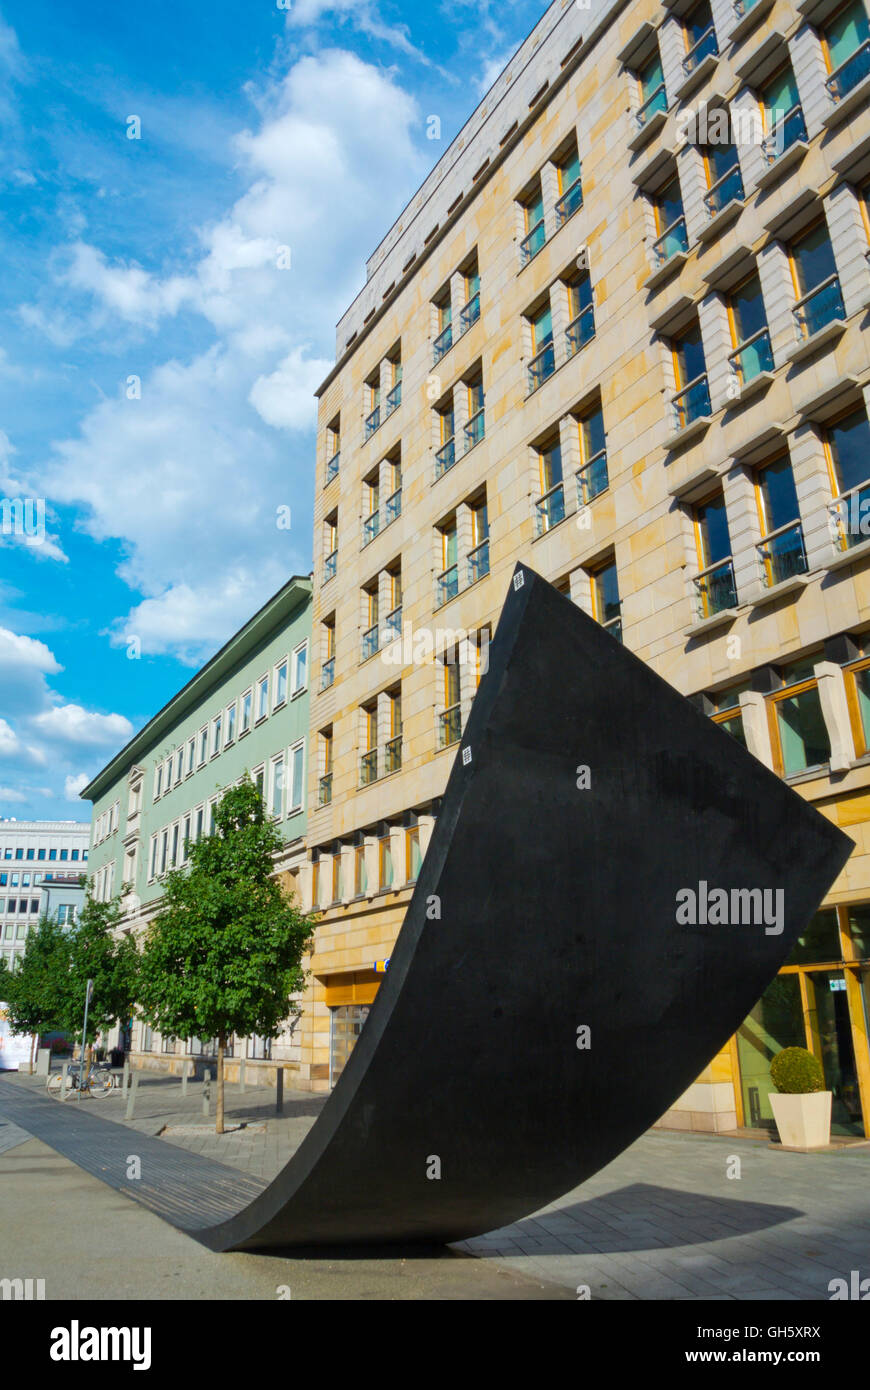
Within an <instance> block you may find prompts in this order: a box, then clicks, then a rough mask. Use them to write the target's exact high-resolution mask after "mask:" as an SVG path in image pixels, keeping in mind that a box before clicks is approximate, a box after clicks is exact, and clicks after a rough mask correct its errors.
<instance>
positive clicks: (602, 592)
mask: <svg viewBox="0 0 870 1390" xmlns="http://www.w3.org/2000/svg"><path fill="white" fill-rule="evenodd" d="M592 604H593V608H594V615H595V618H596V620H597V621H598V622H599V623H600V624H601V626H602V627H603V628H606V629H607V631H608V632H609V633H610V634H611V635H612V636H613V637H615V638H616V639H617V641H619V642H621V641H622V604H621V602H620V598H619V579H618V577H617V573H616V564H615V562H614V561H612V560H611V561H610V563H609V564H606V565H602V566H601V568H600V569H597V570H595V571H594V572H593V574H592Z"/></svg>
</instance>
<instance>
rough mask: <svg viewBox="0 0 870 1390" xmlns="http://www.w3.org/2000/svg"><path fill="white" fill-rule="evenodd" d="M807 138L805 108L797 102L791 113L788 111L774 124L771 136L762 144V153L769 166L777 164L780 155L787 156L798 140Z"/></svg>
mask: <svg viewBox="0 0 870 1390" xmlns="http://www.w3.org/2000/svg"><path fill="white" fill-rule="evenodd" d="M806 138H807V125H806V121H805V120H804V113H803V107H802V106H801V104H800V102H796V103H795V105H794V106H793V107H792V108H791V110H790V111H786V112H785V114H784V115H781V116H780V117H779V120H778V121H775V122H774V124H773V128H772V130H771V132H770V134H769V135H766V136H765V138H764V139H763V140H762V142H761V151H762V154H763V155H764V157H765V159H766V160H767V162H768V164H775V163H776V161H777V160H778V159H779V157H780V155H783V154H785V152H786V150H788V149H791V147H792V145H794V144H796V143H797V141H798V140H806Z"/></svg>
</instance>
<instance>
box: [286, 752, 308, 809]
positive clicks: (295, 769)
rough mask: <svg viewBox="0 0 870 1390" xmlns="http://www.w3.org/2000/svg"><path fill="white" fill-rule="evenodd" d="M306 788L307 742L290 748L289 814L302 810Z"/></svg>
mask: <svg viewBox="0 0 870 1390" xmlns="http://www.w3.org/2000/svg"><path fill="white" fill-rule="evenodd" d="M304 790H305V742H304V740H303V741H302V742H300V743H296V744H294V745H293V747H292V748H291V749H290V807H289V809H288V815H290V814H295V813H296V812H297V811H301V810H302V802H303V799H304Z"/></svg>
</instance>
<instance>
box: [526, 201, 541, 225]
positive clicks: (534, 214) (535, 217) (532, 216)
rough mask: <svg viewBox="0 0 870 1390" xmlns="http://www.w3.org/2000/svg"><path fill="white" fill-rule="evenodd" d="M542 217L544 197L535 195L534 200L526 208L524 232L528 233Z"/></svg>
mask: <svg viewBox="0 0 870 1390" xmlns="http://www.w3.org/2000/svg"><path fill="white" fill-rule="evenodd" d="M543 215H544V195H543V193H538V194H536V196H535V198H534V199H533V200H532V202H530V203H529V204H528V205H527V206H526V231H528V232H530V231H531V230H532V228H533V227H535V226H537V224H538V223H539V222H540V220H541V218H542V217H543Z"/></svg>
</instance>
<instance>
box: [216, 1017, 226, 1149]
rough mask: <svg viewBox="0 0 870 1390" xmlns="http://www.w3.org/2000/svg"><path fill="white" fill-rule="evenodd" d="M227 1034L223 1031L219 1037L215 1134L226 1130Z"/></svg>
mask: <svg viewBox="0 0 870 1390" xmlns="http://www.w3.org/2000/svg"><path fill="white" fill-rule="evenodd" d="M225 1041H226V1034H225V1033H221V1034H220V1036H219V1037H218V1055H217V1106H216V1108H215V1124H214V1132H215V1134H223V1132H224V1044H225Z"/></svg>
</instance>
